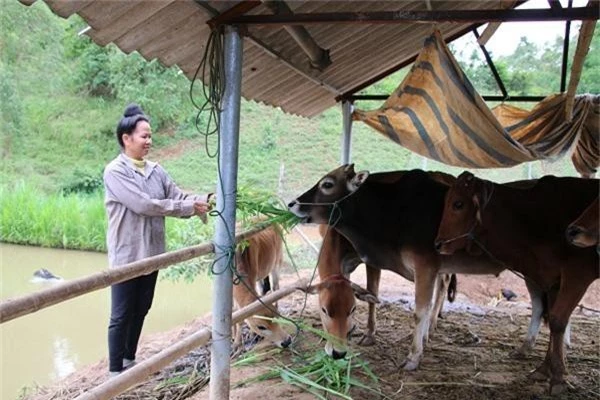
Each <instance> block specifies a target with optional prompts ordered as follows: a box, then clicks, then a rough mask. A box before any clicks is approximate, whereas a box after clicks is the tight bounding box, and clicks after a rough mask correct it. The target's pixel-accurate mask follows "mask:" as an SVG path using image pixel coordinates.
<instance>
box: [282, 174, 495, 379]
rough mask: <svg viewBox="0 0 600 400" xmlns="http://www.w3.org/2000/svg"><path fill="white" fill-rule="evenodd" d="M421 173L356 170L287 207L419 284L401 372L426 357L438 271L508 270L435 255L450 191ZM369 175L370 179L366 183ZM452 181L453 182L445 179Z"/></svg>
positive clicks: (323, 182)
mask: <svg viewBox="0 0 600 400" xmlns="http://www.w3.org/2000/svg"><path fill="white" fill-rule="evenodd" d="M436 175H441V174H435V175H434V174H428V173H425V172H423V171H419V170H415V171H408V172H404V171H397V172H389V173H378V174H373V175H369V173H368V172H366V171H361V172H358V173H355V172H354V167H353V165H345V166H342V167H339V168H337V169H335V170H333V171H332V172H330V173H329V174H327V175H325V177H323V178H322V179H320V180H319V182H318V183H317V184H316V185H315V186H314V187H313V188H312V189H310V190H309V191H307V192H306V193H304V194H303V195H301V196H300V197H298V198H297V199H296V200H294V201H293V202H292V203H290V204H289V208H290V210H291V211H293V212H294V213H295V214H296V215H298V216H300V217H302V218H304V220H305V221H306V222H314V223H330V224H331V225H332V226H334V227H335V229H336V230H337V231H338V232H340V233H341V234H342V235H343V236H344V237H346V238H347V239H348V240H349V241H350V243H352V245H353V247H354V249H355V250H356V252H357V253H358V255H359V256H360V258H361V260H362V261H363V262H365V264H367V265H370V266H372V267H376V268H380V269H388V270H391V271H394V272H396V273H398V274H400V275H402V276H404V277H407V278H409V279H410V280H411V281H414V282H415V320H416V326H415V332H414V336H413V343H412V346H411V351H410V353H409V355H408V357H407V358H406V360H405V362H404V364H403V365H404V369H406V370H413V369H416V368H417V367H418V365H419V362H420V360H421V358H422V355H423V342H424V340H425V338H426V337H427V335H428V332H429V325H430V323H431V320H432V315H431V314H432V312H433V301H432V300H433V298H434V292H435V291H436V288H439V287H440V285H439V284H438V282H439V279H441V277H440V274H444V273H480V274H495V275H497V274H499V273H500V272H501V271H502V270H503V269H504V267H502V266H501V265H498V264H494V263H493V262H491V261H489V260H486V259H482V258H479V257H477V258H475V257H472V256H468V255H466V254H462V255H456V256H452V257H446V256H440V255H439V254H437V253H436V251H435V249H434V247H433V242H434V239H435V235H436V233H437V227H438V224H439V221H440V219H441V216H442V207H443V201H444V196H445V194H446V191H447V190H448V186H447V185H445V184H443V183H440V182H439V181H437V180H436V179H434V178H436ZM367 177H368V179H367ZM447 178H448V179H450V180H451V179H452V177H451V176H449V175H447Z"/></svg>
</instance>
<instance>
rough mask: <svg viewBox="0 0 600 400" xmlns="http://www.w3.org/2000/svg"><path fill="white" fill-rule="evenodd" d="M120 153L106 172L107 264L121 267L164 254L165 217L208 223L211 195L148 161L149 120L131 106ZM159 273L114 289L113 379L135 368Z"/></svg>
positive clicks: (120, 131) (121, 129) (111, 327)
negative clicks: (194, 191) (188, 187)
mask: <svg viewBox="0 0 600 400" xmlns="http://www.w3.org/2000/svg"><path fill="white" fill-rule="evenodd" d="M117 140H118V142H119V145H120V146H121V153H120V154H119V156H118V157H117V158H115V159H114V160H113V161H111V162H110V163H109V164H108V165H107V166H106V169H105V170H104V188H105V207H106V212H107V214H108V232H107V245H108V258H109V264H110V267H111V268H112V267H117V266H120V265H123V264H127V263H130V262H133V261H136V260H140V259H142V258H145V257H150V256H154V255H157V254H160V253H164V251H165V216H171V217H190V216H193V215H197V216H199V217H201V218H202V219H203V221H204V222H206V213H207V212H208V211H209V210H210V206H209V204H208V200H209V197H210V196H211V195H210V194H209V195H203V196H199V195H187V194H184V193H183V192H182V191H181V190H180V189H179V188H178V187H177V186H176V185H175V183H173V181H172V180H171V178H170V177H169V175H168V174H167V172H166V171H165V170H164V169H163V168H162V167H161V166H160V165H158V164H157V163H155V162H152V161H148V160H146V159H145V156H146V155H147V154H148V151H149V150H150V146H151V145H152V131H151V129H150V124H149V119H148V117H147V116H146V115H145V114H144V112H143V111H142V109H141V108H140V107H139V106H138V105H136V104H131V105H129V106H128V107H127V108H126V109H125V112H124V115H123V118H121V120H120V121H119V124H118V125H117ZM157 275H158V271H155V272H153V273H151V274H149V275H145V276H140V277H137V278H134V279H131V280H129V281H126V282H121V283H118V284H116V285H113V286H112V287H111V315H110V324H109V326H108V353H109V371H110V375H111V376H114V375H117V374H119V373H120V372H121V371H122V370H123V369H124V368H127V367H130V366H131V365H133V364H134V363H135V353H136V350H137V346H138V340H139V338H140V334H141V331H142V325H143V324H144V318H145V317H146V314H147V313H148V310H149V309H150V306H151V305H152V298H153V297H154V288H155V286H156V277H157Z"/></svg>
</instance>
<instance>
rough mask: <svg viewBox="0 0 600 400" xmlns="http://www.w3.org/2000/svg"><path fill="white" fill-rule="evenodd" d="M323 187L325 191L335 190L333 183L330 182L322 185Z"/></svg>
mask: <svg viewBox="0 0 600 400" xmlns="http://www.w3.org/2000/svg"><path fill="white" fill-rule="evenodd" d="M321 187H322V188H323V189H332V188H333V182H329V181H327V182H323V184H322V185H321Z"/></svg>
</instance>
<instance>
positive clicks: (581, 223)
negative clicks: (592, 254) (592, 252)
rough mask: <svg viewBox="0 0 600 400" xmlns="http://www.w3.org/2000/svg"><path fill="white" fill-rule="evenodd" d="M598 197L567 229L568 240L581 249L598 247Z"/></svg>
mask: <svg viewBox="0 0 600 400" xmlns="http://www.w3.org/2000/svg"><path fill="white" fill-rule="evenodd" d="M599 207H600V204H599V203H598V197H596V200H594V201H593V202H592V204H590V205H589V207H588V208H586V209H585V211H584V212H583V213H582V214H581V215H580V216H579V218H577V219H576V220H575V221H574V222H573V223H571V224H570V225H569V227H568V228H567V240H568V241H569V242H571V243H573V244H574V245H575V246H579V247H591V246H598V230H599V229H600V228H599V227H598V224H599V223H600V221H599V220H598V219H599V216H598V211H599V210H598V208H599Z"/></svg>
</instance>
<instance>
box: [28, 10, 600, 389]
mask: <svg viewBox="0 0 600 400" xmlns="http://www.w3.org/2000/svg"><path fill="white" fill-rule="evenodd" d="M20 1H21V2H22V3H24V4H31V3H33V2H34V1H35V0H20ZM44 1H45V2H46V3H47V4H48V6H49V7H50V8H51V9H52V11H53V12H54V13H55V14H57V15H59V16H61V17H65V18H67V17H69V16H71V15H73V14H78V15H79V16H81V17H82V18H83V19H84V20H85V21H86V22H87V23H88V24H89V28H88V29H86V30H85V32H84V33H85V34H86V35H88V36H89V37H90V38H92V40H94V42H96V43H97V44H99V45H102V46H104V45H107V44H109V43H114V44H115V45H116V46H117V47H119V48H120V49H121V50H122V51H124V52H125V53H130V52H132V51H138V52H139V53H140V54H141V55H142V56H143V57H145V58H146V59H147V60H153V59H158V60H159V61H160V62H161V63H162V64H163V65H165V66H172V65H177V66H178V67H179V68H180V69H181V70H182V71H183V73H184V74H185V75H186V76H187V77H188V78H190V79H194V78H195V77H199V78H200V79H202V80H203V81H204V82H205V83H207V84H211V82H209V79H210V75H209V74H208V73H207V74H204V73H203V71H200V70H199V64H200V60H201V58H202V55H203V54H205V53H206V50H207V47H208V46H207V43H209V41H208V39H209V38H211V37H213V39H215V38H216V40H217V42H218V43H222V44H223V50H222V52H221V53H220V54H219V57H218V58H219V59H221V56H222V60H223V68H222V75H221V76H222V77H224V82H225V86H224V87H223V88H222V89H223V91H222V93H221V95H220V97H219V106H220V107H219V108H218V109H219V110H222V111H221V113H220V114H221V115H220V121H221V124H220V149H221V153H220V155H219V157H220V158H219V160H220V167H219V173H220V174H221V179H220V180H219V182H220V184H219V188H218V190H217V193H218V203H217V209H218V210H222V216H223V218H222V219H220V220H219V222H218V223H217V227H216V236H215V240H214V246H215V253H216V254H215V257H216V258H217V259H222V260H223V261H222V262H221V263H218V264H217V266H216V269H217V271H219V272H222V273H220V274H219V275H217V276H216V279H215V285H214V286H215V294H214V296H213V298H214V304H213V325H212V326H213V328H212V329H213V330H212V349H211V351H212V358H211V381H210V385H211V387H210V395H211V399H214V400H221V399H227V398H229V350H230V340H229V339H230V332H231V329H230V327H231V285H232V283H231V282H232V279H231V278H232V277H231V271H230V270H228V268H227V265H226V264H225V263H226V259H227V256H228V251H230V250H231V248H232V246H234V244H235V243H234V242H235V241H234V237H233V234H234V233H235V201H236V199H235V194H236V182H237V155H238V142H239V141H238V136H239V112H240V107H239V105H240V98H241V97H242V96H243V97H244V98H246V99H248V100H255V101H257V102H262V103H265V104H268V105H271V106H274V107H280V108H281V109H282V110H283V111H285V112H288V113H291V114H297V115H301V116H306V117H311V116H314V115H317V114H319V113H320V112H322V111H324V110H326V109H328V108H330V107H331V106H333V105H335V104H336V103H337V102H340V101H341V102H342V103H343V110H344V117H345V119H344V125H345V133H344V141H343V143H344V149H343V156H342V161H343V162H346V161H348V158H349V146H350V114H351V108H350V107H351V101H352V100H353V96H354V95H355V94H356V93H357V92H359V91H360V90H362V89H363V88H366V87H368V86H369V85H371V84H372V83H374V82H376V81H378V80H379V79H381V78H383V77H385V76H387V75H389V74H390V73H392V72H395V71H397V70H399V69H401V68H402V67H404V66H406V65H409V64H410V63H412V62H413V61H414V60H415V59H416V56H417V54H418V53H419V51H420V50H421V48H422V44H423V42H424V39H425V38H426V37H428V36H429V35H430V34H431V32H432V31H433V26H434V25H435V28H436V29H437V30H438V31H439V32H440V37H441V38H442V40H443V41H444V42H449V41H452V40H454V39H456V38H458V37H460V36H462V35H464V34H465V33H468V32H471V31H473V29H475V28H477V27H479V26H481V25H482V24H484V23H488V22H505V21H550V20H554V21H557V20H558V21H571V20H585V21H590V20H597V19H598V15H599V6H598V2H597V1H594V2H592V3H590V4H589V5H588V6H587V7H563V6H562V5H561V3H560V2H559V1H556V0H549V4H550V8H548V9H529V10H516V9H515V8H516V7H517V6H518V5H520V4H522V3H523V1H519V0H517V1H515V0H494V1H478V0H458V1H430V0H415V1H364V2H358V1H337V0H331V1H288V2H284V1H254V0H252V1H203V0H161V1H156V0H129V1H105V0H44ZM492 29H493V26H492ZM215 32H217V33H218V35H217V36H213V35H214V33H215ZM487 35H489V31H486V32H483V33H482V36H487ZM482 42H484V40H482ZM199 72H200V73H199Z"/></svg>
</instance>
